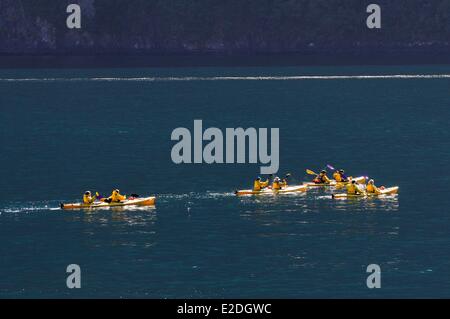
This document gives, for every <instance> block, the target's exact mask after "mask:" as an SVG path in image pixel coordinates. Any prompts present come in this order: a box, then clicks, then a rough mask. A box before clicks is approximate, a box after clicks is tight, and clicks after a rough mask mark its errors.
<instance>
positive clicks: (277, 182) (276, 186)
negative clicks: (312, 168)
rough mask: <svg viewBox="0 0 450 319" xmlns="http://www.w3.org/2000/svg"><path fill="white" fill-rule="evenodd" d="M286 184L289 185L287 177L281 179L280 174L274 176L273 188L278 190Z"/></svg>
mask: <svg viewBox="0 0 450 319" xmlns="http://www.w3.org/2000/svg"><path fill="white" fill-rule="evenodd" d="M286 186H287V180H286V179H285V178H283V180H281V179H280V178H279V177H278V176H277V177H275V178H274V180H273V183H272V189H274V190H278V189H282V188H284V187H286Z"/></svg>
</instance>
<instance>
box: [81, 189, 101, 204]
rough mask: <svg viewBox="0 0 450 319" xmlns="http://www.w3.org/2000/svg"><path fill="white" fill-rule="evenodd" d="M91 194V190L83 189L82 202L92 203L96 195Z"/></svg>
mask: <svg viewBox="0 0 450 319" xmlns="http://www.w3.org/2000/svg"><path fill="white" fill-rule="evenodd" d="M97 194H98V193H96V195H94V196H92V194H91V191H85V192H84V195H83V204H92V203H93V202H94V201H95V200H96V199H97V196H98V195H97Z"/></svg>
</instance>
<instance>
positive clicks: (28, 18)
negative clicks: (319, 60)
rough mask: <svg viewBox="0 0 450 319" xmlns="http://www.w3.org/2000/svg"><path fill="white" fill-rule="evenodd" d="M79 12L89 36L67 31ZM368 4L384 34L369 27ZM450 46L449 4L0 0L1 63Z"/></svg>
mask: <svg viewBox="0 0 450 319" xmlns="http://www.w3.org/2000/svg"><path fill="white" fill-rule="evenodd" d="M70 3H77V4H79V5H80V6H81V9H82V19H81V21H82V22H81V25H82V28H81V29H68V28H67V27H66V18H67V16H68V13H66V7H67V5H68V4H70ZM369 3H377V4H379V5H380V6H381V8H382V12H381V13H382V15H381V21H382V27H381V29H368V28H367V27H366V18H367V16H368V13H366V7H367V5H368V4H369ZM449 40H450V0H435V1H430V0H428V1H427V0H408V1H399V0H395V1H394V0H372V1H366V0H0V53H2V54H29V53H32V54H49V53H50V54H52V53H60V54H69V53H70V54H74V53H91V54H101V53H105V52H108V53H123V52H125V53H139V52H144V53H208V52H216V53H224V54H233V53H246V54H247V53H250V54H252V53H286V52H306V53H315V52H336V51H338V52H347V51H353V52H354V51H361V52H367V51H385V52H396V51H405V50H409V51H427V50H430V51H433V52H437V51H440V52H446V51H447V50H448V43H449ZM449 51H450V50H449Z"/></svg>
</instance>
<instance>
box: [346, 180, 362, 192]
mask: <svg viewBox="0 0 450 319" xmlns="http://www.w3.org/2000/svg"><path fill="white" fill-rule="evenodd" d="M363 193H364V191H363V190H361V188H359V186H358V184H356V181H352V182H351V183H349V184H348V185H347V194H351V195H359V194H363Z"/></svg>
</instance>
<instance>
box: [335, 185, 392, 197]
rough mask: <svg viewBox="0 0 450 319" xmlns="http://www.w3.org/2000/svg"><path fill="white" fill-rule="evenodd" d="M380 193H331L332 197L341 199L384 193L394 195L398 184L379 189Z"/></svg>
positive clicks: (375, 195) (382, 194)
mask: <svg viewBox="0 0 450 319" xmlns="http://www.w3.org/2000/svg"><path fill="white" fill-rule="evenodd" d="M380 192H381V193H380V194H375V193H363V194H345V193H343V194H333V195H331V197H332V198H338V199H342V198H344V199H345V198H367V197H380V196H385V195H394V194H397V193H398V186H394V187H388V188H385V189H382V190H380Z"/></svg>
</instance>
